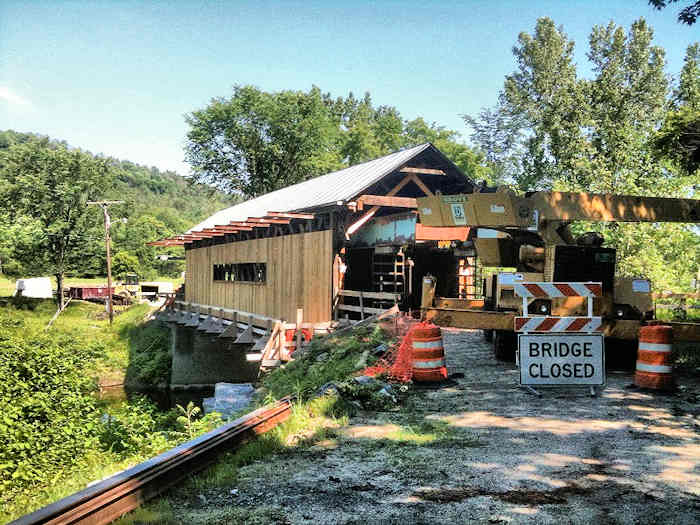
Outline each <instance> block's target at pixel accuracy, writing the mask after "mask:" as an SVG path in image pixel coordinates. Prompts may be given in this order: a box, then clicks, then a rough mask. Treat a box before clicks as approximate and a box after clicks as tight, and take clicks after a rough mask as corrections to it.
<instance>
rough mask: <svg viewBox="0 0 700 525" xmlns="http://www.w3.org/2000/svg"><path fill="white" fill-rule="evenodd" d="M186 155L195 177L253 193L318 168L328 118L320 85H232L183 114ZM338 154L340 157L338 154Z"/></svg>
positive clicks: (318, 171)
mask: <svg viewBox="0 0 700 525" xmlns="http://www.w3.org/2000/svg"><path fill="white" fill-rule="evenodd" d="M186 121H187V123H188V124H189V126H190V131H189V132H188V133H187V144H186V150H185V151H186V158H187V160H188V162H190V164H191V165H192V167H193V169H194V174H195V178H196V180H198V181H200V182H210V183H211V182H215V183H217V184H218V185H220V187H222V188H224V189H226V190H227V191H230V192H238V193H241V194H243V195H246V196H249V197H255V196H258V195H262V194H264V193H267V192H270V191H273V190H275V189H278V188H281V187H283V186H287V185H289V184H293V183H296V182H300V181H302V180H304V179H306V178H309V177H311V176H314V175H319V174H321V173H322V171H321V169H323V168H321V166H319V164H318V163H317V162H315V161H316V156H317V154H318V153H321V152H324V151H326V150H327V149H328V148H329V147H330V141H331V140H332V136H331V133H330V131H331V130H332V121H331V119H330V115H329V114H328V112H327V111H326V108H325V105H324V102H323V98H322V95H321V92H320V90H319V89H318V88H314V89H312V90H311V91H310V92H309V93H308V94H307V93H303V92H300V91H281V92H278V93H267V92H264V91H260V90H258V89H256V88H254V87H252V86H235V87H234V92H233V95H232V96H231V97H230V98H229V99H224V98H217V99H214V100H212V101H211V103H210V104H209V106H207V107H206V108H205V109H202V110H198V111H194V112H192V113H191V114H189V115H187V117H186ZM338 160H339V159H338Z"/></svg>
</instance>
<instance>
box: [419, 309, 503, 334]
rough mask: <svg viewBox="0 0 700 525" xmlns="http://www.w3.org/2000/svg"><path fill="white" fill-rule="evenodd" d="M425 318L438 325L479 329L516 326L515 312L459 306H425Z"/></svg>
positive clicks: (499, 328) (500, 328)
mask: <svg viewBox="0 0 700 525" xmlns="http://www.w3.org/2000/svg"><path fill="white" fill-rule="evenodd" d="M423 312H424V314H425V319H426V320H427V321H432V322H433V323H435V324H436V325H438V326H450V327H453V328H471V329H478V330H509V331H511V332H512V331H513V328H514V326H515V314H514V313H508V312H485V311H483V310H462V309H457V308H425V309H424V310H423Z"/></svg>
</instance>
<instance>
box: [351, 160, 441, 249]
mask: <svg viewBox="0 0 700 525" xmlns="http://www.w3.org/2000/svg"><path fill="white" fill-rule="evenodd" d="M409 182H413V183H415V184H416V185H417V186H418V187H419V188H420V189H421V191H423V192H424V193H425V194H426V195H428V196H432V195H433V193H432V192H431V191H430V190H429V189H428V188H427V187H426V186H425V184H423V181H421V180H420V179H419V178H418V177H417V176H416V175H415V174H414V173H410V174H409V175H406V176H405V177H404V178H403V179H401V182H399V183H398V184H397V185H396V186H394V187H393V188H392V189H391V190H390V191H389V192H388V193H387V194H386V196H387V197H393V196H394V195H396V194H397V193H398V192H400V191H401V189H402V188H403V187H404V186H405V185H406V184H408V183H409ZM379 208H380V206H372V207H371V208H370V209H369V210H367V212H366V213H365V214H364V215H363V216H362V217H360V218H359V219H358V220H357V221H355V222H354V223H352V224H351V225H350V226H349V227H348V229H347V230H346V232H345V238H346V239H349V238H350V236H351V235H352V234H354V233H355V232H356V231H357V230H359V229H360V228H361V227H362V225H363V224H365V223H366V222H367V221H368V220H370V219H371V218H372V217H374V214H375V213H377V211H378V210H379Z"/></svg>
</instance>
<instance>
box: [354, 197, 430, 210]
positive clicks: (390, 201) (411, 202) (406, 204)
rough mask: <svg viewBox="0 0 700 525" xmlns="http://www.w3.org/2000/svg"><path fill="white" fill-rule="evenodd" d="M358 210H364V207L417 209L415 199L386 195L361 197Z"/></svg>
mask: <svg viewBox="0 0 700 525" xmlns="http://www.w3.org/2000/svg"><path fill="white" fill-rule="evenodd" d="M357 204H358V209H359V210H362V209H363V206H365V205H370V206H374V205H376V206H389V207H392V208H412V209H416V208H417V207H418V205H417V204H416V199H415V198H413V197H387V196H384V195H361V196H360V197H359V198H358V199H357Z"/></svg>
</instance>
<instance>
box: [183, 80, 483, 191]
mask: <svg viewBox="0 0 700 525" xmlns="http://www.w3.org/2000/svg"><path fill="white" fill-rule="evenodd" d="M186 118H187V122H188V124H189V125H190V131H189V132H188V142H187V145H186V156H187V159H188V162H190V164H191V165H192V167H193V170H194V180H196V181H199V182H209V183H213V184H216V185H217V186H218V187H219V188H222V189H224V190H226V191H229V192H231V193H235V194H239V195H241V196H242V197H244V198H251V197H255V196H258V195H261V194H263V193H267V192H269V191H272V190H275V189H278V188H281V187H284V186H288V185H290V184H294V183H296V182H300V181H302V180H306V179H308V178H310V177H314V176H317V175H321V174H324V173H329V172H331V171H335V170H338V169H341V168H344V167H347V166H350V165H354V164H358V163H361V162H366V161H368V160H372V159H375V158H377V157H381V156H382V155H386V154H388V153H391V152H394V151H397V150H400V149H402V148H407V147H410V146H414V145H417V144H420V143H422V142H433V143H434V144H435V145H436V146H437V147H438V148H440V149H441V150H442V151H444V152H445V153H446V154H447V156H448V157H450V159H451V160H453V161H454V162H455V164H457V165H458V166H459V167H460V168H462V169H463V170H464V172H465V174H467V175H468V176H470V177H474V178H486V179H488V178H489V177H490V175H491V171H490V170H489V169H486V168H485V167H484V165H483V162H484V158H483V156H482V155H481V154H480V153H478V152H476V151H475V150H473V149H472V148H470V147H469V146H467V145H466V144H462V143H461V142H459V140H458V137H459V134H458V133H457V132H455V131H452V130H448V129H446V128H444V127H442V126H439V125H437V124H435V123H433V124H427V123H426V122H425V121H424V120H423V119H422V118H420V117H419V118H417V119H414V120H413V121H410V122H408V121H405V120H404V119H403V118H402V117H401V114H400V113H399V111H398V110H397V109H396V108H394V107H392V106H379V107H374V106H373V104H372V98H371V96H370V94H369V93H365V95H364V96H363V97H362V98H357V97H355V96H354V95H353V93H352V92H351V93H349V94H348V96H347V97H345V98H344V97H338V98H332V97H331V95H330V94H328V93H325V94H322V93H321V91H320V90H319V88H317V87H313V88H312V89H311V90H310V91H309V92H308V93H304V92H299V91H281V92H277V93H267V92H264V91H260V90H259V89H257V88H254V87H252V86H236V87H234V94H233V96H232V97H231V98H230V99H223V98H218V99H214V100H212V102H211V103H210V104H209V106H207V107H206V108H204V109H202V110H198V111H194V112H192V113H191V114H190V115H188V116H187V117H186Z"/></svg>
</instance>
